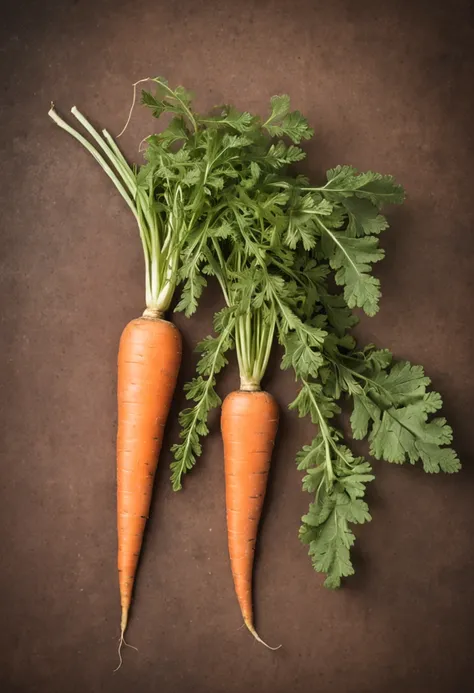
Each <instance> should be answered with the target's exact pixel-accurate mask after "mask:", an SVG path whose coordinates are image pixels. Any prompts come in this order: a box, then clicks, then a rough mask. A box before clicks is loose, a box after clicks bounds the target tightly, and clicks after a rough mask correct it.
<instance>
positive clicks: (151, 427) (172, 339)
mask: <svg viewBox="0 0 474 693" xmlns="http://www.w3.org/2000/svg"><path fill="white" fill-rule="evenodd" d="M180 364H181V335H180V333H179V331H178V330H177V328H176V327H175V326H174V325H173V324H172V323H170V322H168V321H167V320H163V319H161V314H160V312H159V311H153V310H149V309H147V310H146V311H145V313H144V314H143V317H141V318H138V319H136V320H132V321H131V322H130V323H129V324H128V325H127V326H126V327H125V329H124V331H123V333H122V337H121V339H120V348H119V356H118V390H117V391H118V434H117V513H118V570H119V582H120V601H121V607H122V619H121V633H122V639H123V634H124V632H125V629H126V627H127V621H128V613H129V609H130V602H131V598H132V591H133V585H134V582H135V574H136V570H137V563H138V558H139V555H140V549H141V546H142V540H143V532H144V529H145V524H146V521H147V518H148V513H149V510H150V502H151V494H152V490H153V479H154V476H155V471H156V468H157V463H158V456H159V454H160V450H161V445H162V442H163V432H164V427H165V423H166V419H167V417H168V412H169V409H170V405H171V400H172V397H173V393H174V389H175V386H176V380H177V377H178V371H179V367H180Z"/></svg>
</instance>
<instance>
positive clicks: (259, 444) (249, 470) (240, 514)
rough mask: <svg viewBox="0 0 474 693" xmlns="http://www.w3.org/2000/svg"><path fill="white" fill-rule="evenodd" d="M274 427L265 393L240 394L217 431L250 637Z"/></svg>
mask: <svg viewBox="0 0 474 693" xmlns="http://www.w3.org/2000/svg"><path fill="white" fill-rule="evenodd" d="M277 428H278V406H277V403H276V401H275V400H274V398H273V397H272V396H271V395H270V394H269V393H268V392H262V391H256V392H247V391H242V390H239V391H237V392H232V393H231V394H230V395H228V396H227V397H226V398H225V400H224V402H223V405H222V416H221V430H222V439H223V443H224V464H225V487H226V514H227V537H228V545H229V557H230V565H231V570H232V577H233V579H234V587H235V592H236V595H237V599H238V602H239V605H240V610H241V612H242V616H243V618H244V621H245V624H246V625H247V627H248V628H249V630H251V632H253V633H254V634H255V632H254V630H253V607H252V569H253V561H254V554H255V543H256V539H257V531H258V524H259V521H260V516H261V514H262V508H263V502H264V498H265V492H266V488H267V480H268V472H269V470H270V462H271V455H272V451H273V445H274V442H275V436H276V432H277Z"/></svg>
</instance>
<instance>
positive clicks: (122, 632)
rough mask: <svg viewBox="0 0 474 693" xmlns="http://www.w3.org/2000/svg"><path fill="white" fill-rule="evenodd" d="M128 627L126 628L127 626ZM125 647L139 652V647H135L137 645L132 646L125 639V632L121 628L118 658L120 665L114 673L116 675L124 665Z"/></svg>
mask: <svg viewBox="0 0 474 693" xmlns="http://www.w3.org/2000/svg"><path fill="white" fill-rule="evenodd" d="M125 627H126V626H125ZM124 645H125V647H130V648H131V649H132V650H136V652H138V647H135V645H130V644H129V643H128V642H127V641H126V640H125V638H124V630H123V628H121V630H120V639H119V645H118V656H119V663H118V666H117V667H115V669H114V671H113V673H114V674H115V672H116V671H118V670H119V669H120V667H121V666H122V664H123V659H122V647H123V646H124Z"/></svg>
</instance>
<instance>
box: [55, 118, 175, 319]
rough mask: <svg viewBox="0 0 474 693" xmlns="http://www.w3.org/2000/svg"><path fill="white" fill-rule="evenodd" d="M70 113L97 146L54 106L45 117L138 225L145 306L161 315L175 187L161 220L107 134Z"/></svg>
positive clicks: (168, 290)
mask: <svg viewBox="0 0 474 693" xmlns="http://www.w3.org/2000/svg"><path fill="white" fill-rule="evenodd" d="M71 113H72V115H73V116H74V117H75V118H76V119H77V120H78V121H79V123H80V124H81V125H82V127H83V128H84V129H85V130H86V132H87V133H88V134H89V135H90V137H91V138H92V139H93V140H94V142H95V143H96V145H97V146H94V144H92V143H91V142H90V141H89V140H88V139H87V138H86V137H84V136H83V135H82V134H81V133H80V132H79V131H78V130H76V129H75V128H73V127H72V126H71V125H69V123H67V122H66V121H65V120H63V119H62V118H61V117H60V116H59V114H58V113H57V112H56V110H55V108H54V106H52V107H51V109H50V111H49V116H50V117H51V118H52V119H53V120H54V122H55V123H56V124H57V125H59V127H61V128H62V129H63V130H65V131H66V132H68V133H69V134H70V135H71V136H72V137H74V138H75V139H76V140H77V141H78V142H79V143H80V144H81V145H82V146H83V147H84V148H85V149H86V150H87V151H88V152H89V154H91V155H92V156H93V157H94V159H95V160H96V161H97V163H98V164H99V166H100V167H101V168H102V169H103V171H104V172H105V173H106V174H107V175H108V176H109V178H110V179H111V181H112V182H113V184H114V185H115V187H116V188H117V190H118V192H119V193H120V195H121V196H122V198H123V199H124V200H125V202H126V204H127V206H128V207H129V209H130V210H131V212H132V214H133V216H134V217H135V220H136V222H137V224H138V229H139V232H140V239H141V243H142V248H143V256H144V260H145V300H146V306H147V308H149V309H152V310H155V311H159V312H164V311H166V310H168V308H169V306H170V303H171V300H172V297H173V293H174V290H175V287H176V282H177V270H178V264H179V244H178V243H177V242H176V239H177V238H178V237H179V229H177V228H176V226H177V225H178V224H179V221H177V220H179V219H180V216H181V215H180V214H179V212H178V209H179V205H180V202H181V199H180V194H179V193H180V190H179V186H178V188H177V189H176V191H175V199H173V200H172V201H171V204H170V209H171V210H172V213H170V214H169V215H168V217H167V218H163V217H162V216H161V215H160V214H159V213H158V212H157V210H156V205H155V196H154V190H153V187H152V186H150V187H149V189H148V190H146V189H145V188H144V187H142V186H139V185H138V181H137V175H136V171H135V170H134V169H133V168H132V167H131V166H130V165H129V164H128V162H127V160H126V159H125V157H124V155H123V153H122V152H121V150H120V149H119V147H118V146H117V144H116V142H115V141H114V139H113V138H112V136H111V135H110V134H109V133H108V132H107V130H102V134H99V132H98V131H97V130H96V129H95V128H94V126H93V125H92V124H91V123H90V122H89V121H88V120H87V118H86V117H85V116H84V115H83V114H82V113H81V112H80V111H79V110H78V109H77V108H76V107H75V106H74V107H73V108H72V109H71Z"/></svg>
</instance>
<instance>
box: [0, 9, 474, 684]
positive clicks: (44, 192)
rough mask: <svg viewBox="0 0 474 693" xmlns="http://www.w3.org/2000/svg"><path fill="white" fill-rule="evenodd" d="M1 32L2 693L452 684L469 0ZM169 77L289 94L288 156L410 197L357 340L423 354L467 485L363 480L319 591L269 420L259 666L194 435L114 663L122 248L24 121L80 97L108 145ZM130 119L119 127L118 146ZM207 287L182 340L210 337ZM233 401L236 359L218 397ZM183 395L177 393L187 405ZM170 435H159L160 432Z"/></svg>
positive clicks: (469, 198) (67, 148)
mask: <svg viewBox="0 0 474 693" xmlns="http://www.w3.org/2000/svg"><path fill="white" fill-rule="evenodd" d="M7 4H8V5H9V7H8V9H7V11H6V12H3V15H2V27H1V29H0V31H1V42H0V49H1V53H0V55H1V63H0V65H1V73H2V74H1V82H0V84H1V90H2V104H1V105H2V110H1V121H0V133H1V134H0V139H1V148H2V150H1V153H2V156H1V163H2V165H1V170H0V176H1V185H0V195H1V232H2V237H1V254H2V266H1V277H0V279H1V285H0V301H1V331H0V348H1V366H2V370H1V373H2V375H1V380H2V391H1V397H0V407H1V442H0V444H1V487H0V523H1V524H0V531H1V537H0V539H1V567H0V603H1V606H0V609H1V618H0V623H1V628H0V689H1V690H2V692H3V693H13V692H15V693H27V692H28V693H36V692H37V693H76V692H77V693H84V692H87V693H95V692H99V691H105V692H106V693H107V692H109V691H110V692H114V693H115V692H117V693H122V692H124V693H125V692H127V693H129V692H130V691H132V690H133V691H140V692H141V693H155V691H160V692H161V693H182V692H186V691H191V690H192V691H195V692H196V693H218V692H221V691H225V692H226V693H241V691H249V692H252V693H253V692H254V691H255V693H287V692H290V691H291V692H292V693H310V692H312V691H318V693H329V691H331V692H332V693H339V692H340V693H380V692H386V693H399V691H401V690H403V691H404V693H421V692H422V691H428V690H429V691H431V693H438V692H439V693H441V692H442V693H451V692H453V693H457V692H458V691H459V692H463V691H469V690H472V689H471V685H470V684H472V674H473V673H474V666H473V663H472V662H473V658H472V642H473V636H474V628H473V615H474V614H473V601H474V577H473V576H474V548H473V539H472V526H473V519H474V513H473V501H472V493H473V473H472V462H473V459H472V453H471V448H470V443H471V441H472V428H473V426H472V411H473V405H474V395H473V392H474V376H473V367H472V354H473V327H472V317H469V314H470V313H471V315H472V301H473V279H472V275H473V270H472V265H473V250H474V240H473V222H474V212H473V182H472V181H473V177H472V161H473V154H474V147H473V135H472V129H473V122H474V117H473V115H474V113H473V110H474V109H473V105H474V104H473V102H474V94H473V90H472V84H473V77H474V70H473V67H474V59H473V54H472V46H473V43H474V30H473V23H472V22H473V20H472V13H471V15H470V9H469V3H468V2H457V1H452V2H449V3H446V2H428V1H426V2H420V1H416V2H408V1H407V2H390V1H385V2H381V1H378V2H375V1H373V2H363V1H361V2H351V1H350V0H347V1H345V2H343V1H342V0H337V1H334V0H331V1H330V0H326V2H325V3H323V2H310V1H309V0H308V1H307V2H304V1H303V0H292V1H291V2H284V1H283V0H281V1H280V2H278V1H275V2H263V1H262V2H256V1H255V2H250V1H248V2H246V1H244V2H238V1H237V0H234V2H231V1H230V0H222V1H221V2H200V1H199V0H195V1H194V2H188V3H185V2H172V1H171V0H170V2H167V3H163V2H157V1H156V0H155V1H151V0H136V1H135V2H132V1H131V0H130V1H129V2H125V1H124V0H113V1H112V0H111V1H107V2H100V1H99V0H94V1H89V0H84V1H78V0H76V1H75V2H66V1H65V0H61V2H60V1H59V0H57V1H56V2H47V1H45V0H42V1H39V0H37V1H36V2H26V1H25V2H22V3H21V2H16V3H15V2H10V3H7ZM154 74H163V75H165V76H167V77H168V78H169V79H170V80H171V81H172V82H173V83H184V84H185V85H187V86H189V87H190V88H192V89H194V90H195V91H196V92H197V93H198V95H199V98H198V106H199V107H207V106H210V105H213V104H214V103H216V102H220V101H222V100H232V101H235V102H236V104H237V105H239V106H242V107H244V108H249V109H257V110H260V109H263V108H264V105H265V103H266V100H267V97H268V96H269V95H270V94H272V93H275V92H282V91H288V92H289V93H290V94H291V96H292V98H293V100H294V104H295V105H296V106H297V107H298V108H300V109H301V110H303V111H304V112H306V113H307V114H308V115H309V117H310V119H311V122H312V124H313V125H314V127H315V129H316V132H317V135H316V137H315V139H314V141H313V142H312V143H311V144H310V146H309V147H308V151H309V154H310V156H309V160H308V162H307V163H306V164H305V167H306V169H307V170H308V171H310V172H311V174H313V175H315V176H316V175H319V174H320V173H321V171H323V170H324V169H325V168H327V167H329V166H331V165H333V164H336V163H342V162H351V163H353V164H354V165H356V166H358V167H360V168H362V169H363V168H369V167H370V168H374V169H375V170H382V171H386V172H391V173H393V174H394V175H396V177H397V178H399V179H400V181H401V182H402V183H403V184H404V185H405V186H406V188H407V190H408V194H409V198H408V201H407V203H406V205H405V207H404V208H403V209H400V210H397V211H396V212H395V213H393V214H391V221H392V230H391V231H390V232H389V233H387V235H386V237H385V239H384V244H385V247H386V249H387V255H388V256H387V259H386V260H385V261H384V262H383V263H381V264H380V266H379V267H378V272H379V276H380V277H381V279H382V283H383V289H384V298H383V301H382V310H381V313H380V314H379V316H378V317H376V318H375V319H373V320H368V319H367V320H365V321H364V322H363V324H362V325H361V326H360V329H359V335H360V337H361V339H364V340H366V341H369V340H374V341H376V342H377V343H379V344H381V345H387V346H391V347H392V348H393V350H394V351H395V353H396V354H397V355H398V356H403V357H408V358H411V359H413V360H415V361H420V362H422V363H424V364H425V366H426V368H427V371H428V373H429V374H430V375H431V376H432V377H433V380H434V383H435V385H436V386H437V387H439V389H441V391H442V392H443V394H444V398H445V404H446V407H445V409H446V413H447V415H448V416H449V417H450V419H451V421H452V422H453V424H454V426H455V429H456V439H455V442H456V446H457V448H458V449H459V452H460V454H461V455H462V457H463V460H464V463H465V471H464V472H463V473H462V474H460V475H458V476H457V477H455V478H445V477H427V476H425V475H424V474H423V473H422V472H421V471H419V470H417V469H413V468H406V469H405V468H400V467H395V466H389V465H386V464H385V465H384V464H377V465H376V472H377V482H376V483H375V484H374V485H373V488H372V489H371V495H370V501H371V508H372V512H373V518H374V520H373V522H372V523H371V524H369V525H367V526H365V527H363V528H362V529H361V530H360V531H359V532H358V542H357V547H358V566H357V575H356V577H354V578H353V579H351V580H350V581H348V582H347V586H346V587H345V589H343V590H342V591H340V592H337V593H329V592H327V591H325V590H323V589H322V588H321V579H320V578H319V577H318V576H317V575H315V574H314V573H313V571H312V569H311V566H310V563H309V561H308V558H307V556H306V554H305V550H304V549H303V548H302V547H301V546H300V545H299V543H298V540H297V529H298V523H299V517H300V515H301V514H302V513H303V512H304V511H305V509H306V507H307V502H308V497H307V496H306V494H303V493H302V492H301V490H300V474H299V473H298V472H297V471H296V469H295V465H294V462H293V459H294V454H295V452H296V450H297V448H298V447H299V446H300V445H301V444H302V443H303V442H304V441H307V440H308V439H309V438H310V436H311V426H310V425H309V424H304V423H301V422H299V421H298V420H297V419H296V418H295V416H294V415H292V414H289V413H288V412H285V408H284V407H285V405H286V403H287V402H288V401H289V398H290V397H291V395H292V393H293V384H292V382H291V378H290V377H288V376H287V375H284V374H281V373H280V372H279V371H278V369H277V368H275V367H273V368H272V369H271V372H270V377H269V378H268V379H267V383H266V384H267V387H268V389H270V390H271V391H272V392H273V393H275V396H276V397H277V399H278V402H279V404H280V405H281V408H282V409H281V411H282V421H281V427H280V434H279V440H278V445H277V451H276V454H275V459H274V466H273V474H272V480H271V488H270V491H269V494H268V497H267V504H266V513H265V519H264V523H263V527H262V531H261V536H260V544H259V547H260V549H259V557H258V564H257V575H256V584H255V599H256V605H257V607H256V612H257V621H258V626H259V629H260V632H261V634H262V636H263V637H265V638H266V639H268V640H269V641H270V642H272V643H275V642H278V641H280V642H282V643H283V645H284V647H283V648H282V649H281V650H279V651H278V652H276V653H275V652H268V651H267V650H265V649H264V648H263V647H261V646H259V645H258V644H257V643H256V642H254V641H253V640H252V638H251V637H250V636H249V635H248V634H247V633H246V632H244V631H243V630H239V626H240V624H241V619H240V616H239V613H238V606H237V603H236V599H235V598H234V595H233V592H232V579H231V575H230V570H229V566H228V561H227V554H226V538H225V526H224V525H225V523H224V501H223V497H224V494H223V470H222V450H221V442H220V439H219V435H218V432H217V426H216V425H215V424H216V422H214V426H213V434H212V436H211V437H210V438H209V440H208V441H207V442H206V447H205V454H204V456H203V458H202V460H201V461H200V463H199V466H198V468H197V469H196V471H195V473H194V474H193V475H192V476H190V477H189V480H188V483H187V484H186V489H185V491H184V492H183V493H181V494H180V495H175V496H173V494H172V492H171V490H170V486H169V484H168V483H167V479H168V471H167V465H168V463H169V455H168V456H167V457H164V458H163V460H162V464H161V469H160V472H159V474H158V477H157V484H156V494H155V498H154V503H153V515H152V519H151V522H150V527H149V532H148V536H147V540H146V544H145V556H144V559H143V561H142V565H141V571H140V574H139V579H138V587H137V593H136V600H135V609H134V611H133V618H132V623H131V625H130V631H129V639H130V641H131V642H132V643H134V644H135V645H137V646H138V648H139V652H138V653H136V652H134V651H132V650H128V651H127V652H126V653H125V655H126V657H125V665H124V667H123V668H122V670H121V671H120V672H118V673H117V674H114V675H113V674H112V669H113V667H114V666H115V664H116V661H117V657H116V652H115V648H116V644H117V636H118V622H119V598H118V589H117V577H116V572H115V570H116V568H115V566H116V557H115V547H116V535H115V497H114V487H115V480H114V476H115V471H114V467H115V453H114V438H115V423H116V413H115V408H116V405H115V383H116V373H115V361H116V351H117V344H118V338H119V335H120V332H121V329H122V328H123V326H124V325H125V323H126V322H127V321H128V320H129V319H130V318H132V317H134V316H136V315H138V314H139V313H140V312H141V310H142V308H143V287H142V283H143V282H142V260H141V257H140V252H141V251H140V244H139V242H138V240H137V233H136V230H135V228H134V224H133V223H132V220H131V217H130V215H129V212H128V210H126V208H125V206H124V204H123V203H122V201H121V199H120V198H119V197H118V195H117V194H116V193H115V191H114V190H113V189H112V187H111V185H110V184H109V182H108V180H106V178H105V177H104V175H103V174H102V172H101V171H100V170H99V169H98V167H97V166H96V164H95V163H94V162H92V161H91V159H90V158H89V157H88V155H86V154H85V153H84V152H83V151H82V150H81V149H80V148H79V146H78V145H77V143H75V142H73V141H72V140H71V139H70V138H68V137H67V136H66V135H65V134H64V133H62V132H61V131H59V130H58V129H57V128H56V127H55V126H54V125H53V124H52V123H51V122H50V121H49V119H48V118H47V117H46V112H47V110H48V106H49V102H50V100H51V99H54V100H55V101H56V103H57V105H58V108H60V109H61V110H62V111H63V112H67V109H68V107H69V106H71V105H72V104H73V103H76V104H77V105H78V107H80V108H81V109H82V110H83V111H84V112H85V113H87V114H88V115H89V116H90V117H91V118H93V119H96V120H97V121H99V122H100V123H101V124H103V125H105V126H107V127H108V128H109V129H110V130H111V131H112V132H114V133H116V132H118V130H119V129H120V128H121V126H122V124H123V122H124V119H125V117H126V113H127V106H128V104H129V100H130V95H131V92H130V83H131V82H133V81H135V80H136V79H138V78H140V77H143V76H146V75H154ZM149 123H150V121H149V120H148V119H147V117H146V116H145V114H143V115H138V114H137V116H136V117H135V118H134V120H133V121H132V125H131V127H130V128H129V130H128V132H127V134H126V136H125V137H124V139H123V146H124V147H125V149H126V151H127V153H128V154H129V155H130V156H134V152H135V151H136V146H137V143H138V142H139V140H140V139H141V138H142V137H143V135H145V134H148V132H147V128H148V127H149ZM213 300H214V298H213V295H211V294H208V295H207V297H206V301H205V306H203V308H202V310H201V311H200V313H199V316H198V317H197V319H195V320H194V321H193V322H192V323H191V322H190V323H188V322H186V321H185V320H184V319H183V318H182V317H178V318H177V320H176V322H177V324H178V325H179V327H180V328H181V329H182V331H183V334H184V368H183V371H182V377H183V379H184V378H186V377H188V376H189V375H190V373H191V361H192V359H193V358H194V357H192V345H193V343H194V342H195V340H196V339H197V338H198V337H202V336H203V335H204V334H205V333H206V332H207V331H208V330H209V328H210V318H211V309H212V307H213ZM235 384H236V373H235V370H229V372H228V373H227V375H226V377H225V378H223V379H222V392H223V393H224V392H227V391H229V390H230V389H231V388H232V387H234V386H235ZM180 403H182V397H181V401H180ZM176 432H177V429H176V424H173V425H171V426H170V427H169V433H168V442H170V441H171V440H172V439H173V438H175V436H176Z"/></svg>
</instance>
